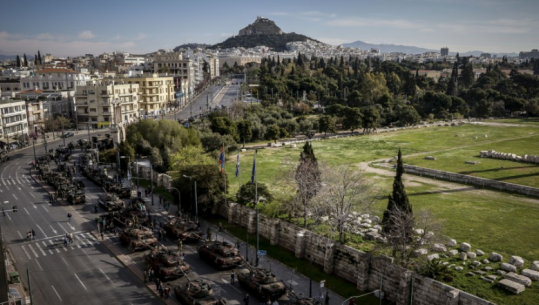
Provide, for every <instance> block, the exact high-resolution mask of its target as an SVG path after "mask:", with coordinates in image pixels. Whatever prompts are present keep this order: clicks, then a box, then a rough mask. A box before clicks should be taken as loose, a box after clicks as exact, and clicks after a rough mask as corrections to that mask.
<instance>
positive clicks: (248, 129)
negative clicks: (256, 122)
mask: <svg viewBox="0 0 539 305" xmlns="http://www.w3.org/2000/svg"><path fill="white" fill-rule="evenodd" d="M236 130H237V131H238V134H239V136H240V139H241V140H242V141H243V147H244V148H245V141H250V140H251V138H252V137H253V123H251V121H249V120H243V121H239V122H237V123H236Z"/></svg>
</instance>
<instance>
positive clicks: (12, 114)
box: [2, 110, 26, 118]
mask: <svg viewBox="0 0 539 305" xmlns="http://www.w3.org/2000/svg"><path fill="white" fill-rule="evenodd" d="M22 114H26V110H20V111H13V112H10V113H2V117H4V118H8V117H12V116H14V115H22Z"/></svg>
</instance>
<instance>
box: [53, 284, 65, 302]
mask: <svg viewBox="0 0 539 305" xmlns="http://www.w3.org/2000/svg"><path fill="white" fill-rule="evenodd" d="M51 287H52V290H54V292H56V296H57V297H58V298H59V299H60V302H63V301H62V298H61V297H60V295H59V294H58V291H56V288H54V286H52V285H51Z"/></svg>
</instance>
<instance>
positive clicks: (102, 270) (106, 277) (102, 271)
mask: <svg viewBox="0 0 539 305" xmlns="http://www.w3.org/2000/svg"><path fill="white" fill-rule="evenodd" d="M99 271H101V273H103V275H104V276H105V277H106V278H107V280H109V282H111V283H112V284H114V282H112V280H111V279H110V278H109V277H108V276H107V275H106V274H105V272H103V270H101V268H99Z"/></svg>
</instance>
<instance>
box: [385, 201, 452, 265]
mask: <svg viewBox="0 0 539 305" xmlns="http://www.w3.org/2000/svg"><path fill="white" fill-rule="evenodd" d="M388 216H389V217H390V218H391V222H392V226H391V230H390V231H388V232H384V233H383V234H384V237H385V238H386V239H387V246H388V247H389V248H390V249H391V251H392V256H393V257H394V258H395V259H396V263H397V264H399V265H401V266H403V267H405V268H409V267H410V264H411V259H412V258H413V257H414V256H418V254H417V252H416V251H417V250H419V249H421V248H424V249H430V248H432V246H433V245H434V243H436V242H439V241H440V240H442V239H443V237H442V235H441V231H442V227H443V223H442V222H440V221H439V220H437V219H436V218H435V217H434V216H433V215H432V214H431V213H430V212H429V211H427V210H421V211H419V212H418V213H416V215H415V216H414V215H412V214H410V213H409V212H408V211H405V210H402V209H400V208H396V209H394V210H392V211H391V213H390V214H389V215H388Z"/></svg>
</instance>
